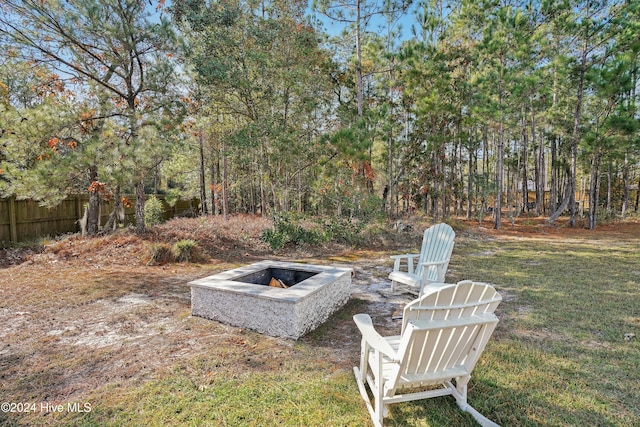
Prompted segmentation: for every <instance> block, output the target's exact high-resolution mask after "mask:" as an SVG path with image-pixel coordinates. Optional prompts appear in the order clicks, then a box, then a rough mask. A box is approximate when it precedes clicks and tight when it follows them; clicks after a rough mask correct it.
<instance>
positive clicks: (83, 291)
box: [0, 217, 640, 426]
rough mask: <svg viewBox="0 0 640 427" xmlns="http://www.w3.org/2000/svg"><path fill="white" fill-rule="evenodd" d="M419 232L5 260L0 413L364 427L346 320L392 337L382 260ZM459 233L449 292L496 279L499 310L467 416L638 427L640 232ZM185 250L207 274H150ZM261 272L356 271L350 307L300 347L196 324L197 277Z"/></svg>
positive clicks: (450, 422) (157, 232)
mask: <svg viewBox="0 0 640 427" xmlns="http://www.w3.org/2000/svg"><path fill="white" fill-rule="evenodd" d="M425 225H426V224H425V223H424V222H420V223H417V224H415V226H414V231H413V232H411V233H403V234H394V233H392V232H379V233H377V234H376V236H375V239H374V238H370V239H367V240H366V241H365V243H366V247H363V248H346V247H344V246H339V245H324V246H317V245H316V246H313V247H289V248H285V249H284V250H283V251H281V252H279V253H276V254H274V253H272V252H271V251H270V250H269V249H268V247H267V246H266V245H265V244H264V243H263V242H261V241H260V239H259V236H260V234H261V232H262V230H264V229H265V228H267V227H269V223H268V222H267V221H263V220H260V219H258V218H253V217H234V218H231V219H230V221H229V222H228V223H223V222H222V221H221V220H218V219H182V220H174V221H172V222H170V223H167V224H164V225H162V226H160V227H158V228H155V229H154V230H153V231H152V232H150V233H148V234H147V235H146V236H142V237H138V236H135V235H133V234H130V233H128V232H122V233H118V234H116V235H112V236H105V237H100V238H95V239H85V238H81V237H78V236H71V237H67V238H64V239H61V240H58V241H53V242H50V243H48V244H46V245H45V246H43V247H40V248H35V249H33V248H32V249H20V250H12V251H4V252H0V403H2V402H13V403H15V404H16V405H14V408H13V409H15V410H16V411H17V410H19V411H17V412H8V413H7V412H0V425H3V426H4V425H6V426H13V425H20V426H40V425H51V426H67V425H69V426H71V425H73V426H76V425H78V426H103V425H107V426H109V425H112V426H121V425H148V426H163V425H172V426H180V425H188V426H192V425H193V426H196V425H198V426H199V425H203V426H218V425H228V426H271V425H288V426H363V425H368V424H369V416H368V414H367V411H366V409H365V407H364V405H363V403H362V401H361V399H360V396H359V393H358V390H357V386H356V384H355V380H354V379H353V374H352V371H351V367H352V366H353V365H354V364H356V363H357V361H358V357H359V346H360V342H359V340H360V337H359V335H358V333H357V330H356V328H355V326H354V325H353V321H352V320H351V317H352V316H353V314H355V313H357V312H368V313H371V314H372V317H373V320H374V323H375V324H376V325H377V326H378V327H379V329H380V330H381V332H383V333H384V334H391V333H396V332H397V331H398V330H399V327H400V324H399V322H397V321H393V320H391V315H392V314H396V313H397V312H398V310H399V308H400V306H398V304H395V303H393V302H392V301H391V300H390V299H389V296H388V294H386V293H385V292H386V290H385V289H386V287H385V286H384V282H385V280H386V276H387V275H388V271H389V269H390V268H391V265H392V264H391V260H389V258H388V256H389V255H390V254H392V253H399V252H405V251H408V250H416V249H417V248H418V247H419V243H420V231H421V230H422V229H423V228H424V226H425ZM453 225H454V228H455V229H456V231H457V233H458V237H457V244H456V247H455V249H454V254H453V258H452V262H451V264H450V271H449V274H448V276H447V278H448V280H449V281H452V282H453V281H457V280H462V279H474V280H478V281H487V282H490V283H493V284H494V285H495V286H496V288H497V289H498V290H499V291H500V292H501V293H502V295H503V297H504V301H503V303H502V304H501V305H500V307H499V308H498V312H497V314H498V317H499V318H500V323H499V325H498V329H497V330H496V333H495V334H494V336H493V338H492V339H491V341H490V342H489V345H488V346H487V349H486V350H485V352H484V354H483V357H482V359H481V361H480V363H479V364H478V366H477V368H476V370H475V372H474V376H473V378H472V380H471V383H470V390H469V398H470V402H471V403H472V404H473V405H474V406H475V407H476V408H477V409H479V410H480V411H481V412H482V413H484V414H485V415H486V416H488V417H489V418H491V419H493V420H495V421H496V422H498V423H500V424H501V425H503V426H565V425H598V426H636V425H640V398H639V397H638V392H637V390H638V384H640V369H638V363H639V362H640V343H639V341H638V339H631V340H629V341H626V340H625V339H624V336H625V334H635V335H638V332H639V331H638V330H639V329H640V300H639V298H638V297H639V294H640V289H639V283H640V250H639V249H640V224H637V223H625V224H613V225H610V226H603V227H599V228H598V229H597V230H595V231H588V230H584V229H581V228H576V229H569V228H566V227H561V226H560V227H556V226H548V225H544V224H541V221H537V220H533V219H526V220H523V221H520V222H518V223H516V224H514V225H513V226H511V224H507V225H505V227H504V230H502V231H499V232H497V231H495V230H492V229H490V228H483V227H479V226H478V225H477V224H476V223H464V222H462V221H456V222H455V223H454V224H453ZM484 226H485V227H489V226H490V225H489V224H486V223H485V224H484ZM183 239H192V240H194V241H196V242H197V243H198V246H199V247H200V248H201V249H202V254H203V261H202V262H201V263H198V264H194V263H191V264H190V263H166V264H160V265H149V247H150V245H154V244H160V243H163V244H167V245H171V244H173V243H175V242H176V241H179V240H183ZM264 258H271V259H287V260H291V259H294V260H300V261H305V262H313V263H339V264H348V265H351V266H353V267H354V269H355V271H356V275H355V277H354V297H353V298H352V300H351V301H350V302H349V303H348V304H347V306H345V307H344V308H343V309H342V310H340V311H339V312H338V313H336V314H335V315H334V316H333V317H332V318H331V319H330V321H329V322H327V323H326V324H325V325H323V326H322V327H320V328H319V329H317V330H316V331H314V332H312V333H310V334H308V335H307V336H305V337H303V338H302V339H300V340H298V341H290V340H285V339H278V338H271V337H266V336H262V335H260V334H257V333H253V332H250V331H244V330H241V329H239V328H234V327H230V326H227V325H223V324H219V323H216V322H212V321H208V320H205V319H200V318H197V317H192V316H190V299H189V288H188V286H187V282H188V281H189V280H192V279H195V278H200V277H204V276H206V275H210V274H213V273H215V272H219V271H222V270H226V269H229V268H234V267H236V266H238V265H242V264H247V263H250V262H254V261H256V260H259V259H264ZM371 284H374V285H376V286H370V285H371ZM18 404H21V405H18ZM25 404H26V405H25ZM58 405H62V406H60V407H59V406H58ZM81 410H82V411H84V412H80V411H81ZM386 424H387V425H389V426H467V425H468V426H472V425H474V423H473V420H472V419H471V417H469V416H468V415H466V414H465V413H463V412H461V411H460V410H458V409H457V407H456V405H455V403H454V401H453V399H451V398H447V397H445V398H438V399H431V400H429V401H422V402H410V403H405V404H398V405H394V406H392V408H391V417H390V418H389V419H388V420H387V422H386Z"/></svg>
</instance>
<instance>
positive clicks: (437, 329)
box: [385, 313, 498, 396]
mask: <svg viewBox="0 0 640 427" xmlns="http://www.w3.org/2000/svg"><path fill="white" fill-rule="evenodd" d="M497 323H498V318H497V317H496V316H495V315H494V314H493V313H479V314H475V315H473V316H465V317H456V318H449V319H445V320H432V321H421V320H413V321H410V322H409V323H408V324H407V327H406V329H405V331H404V332H403V334H402V339H401V342H400V347H399V348H398V358H399V359H400V362H399V363H398V364H397V365H396V367H395V372H393V374H392V375H391V378H390V381H389V382H388V384H387V385H386V387H385V394H386V395H387V396H391V395H393V394H394V393H395V392H396V390H398V389H402V388H413V387H416V386H417V385H420V386H424V385H429V384H440V383H442V382H443V381H447V380H450V379H453V378H458V377H466V378H467V379H468V377H469V375H470V374H471V371H472V370H473V368H474V367H475V365H476V362H477V361H478V359H479V357H480V355H481V354H482V352H483V351H484V348H485V346H486V344H487V342H488V341H489V338H491V334H492V333H493V331H494V329H495V327H496V325H497ZM465 383H466V382H465Z"/></svg>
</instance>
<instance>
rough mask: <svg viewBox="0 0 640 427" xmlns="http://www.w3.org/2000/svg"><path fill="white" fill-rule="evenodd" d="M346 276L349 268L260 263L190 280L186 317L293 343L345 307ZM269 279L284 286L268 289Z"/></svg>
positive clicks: (347, 294)
mask: <svg viewBox="0 0 640 427" xmlns="http://www.w3.org/2000/svg"><path fill="white" fill-rule="evenodd" d="M351 274H352V270H351V269H350V268H343V267H334V266H322V265H310V264H298V263H293V262H279V261H260V262H257V263H254V264H250V265H247V266H244V267H240V268H236V269H234V270H229V271H225V272H222V273H219V274H215V275H213V276H209V277H205V278H203V279H199V280H195V281H193V282H190V283H189V286H191V313H192V314H193V315H194V316H200V317H204V318H207V319H212V320H217V321H220V322H223V323H227V324H230V325H233V326H239V327H242V328H248V329H253V330H255V331H258V332H260V333H263V334H266V335H271V336H277V337H285V338H293V339H298V338H300V337H301V336H302V335H304V334H306V333H307V332H309V331H312V330H313V329H315V328H317V327H318V326H320V325H321V324H322V323H324V322H325V321H326V320H327V319H328V318H329V317H330V316H331V315H332V314H333V313H334V312H335V311H337V310H338V309H339V308H340V307H342V306H343V305H344V304H346V302H347V301H348V300H349V297H350V295H351ZM272 278H275V279H279V280H281V281H282V282H283V283H284V284H285V285H287V286H289V287H288V288H286V289H282V288H276V287H271V286H269V282H270V281H271V279H272Z"/></svg>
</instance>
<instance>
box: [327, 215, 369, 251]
mask: <svg viewBox="0 0 640 427" xmlns="http://www.w3.org/2000/svg"><path fill="white" fill-rule="evenodd" d="M362 227H363V223H362V222H354V221H352V220H350V219H349V218H343V217H332V218H331V219H329V220H328V221H325V223H324V225H323V230H324V234H325V236H326V239H327V240H332V241H334V242H337V243H346V244H349V245H352V244H355V243H357V242H358V241H359V240H360V238H361V236H360V232H361V231H362Z"/></svg>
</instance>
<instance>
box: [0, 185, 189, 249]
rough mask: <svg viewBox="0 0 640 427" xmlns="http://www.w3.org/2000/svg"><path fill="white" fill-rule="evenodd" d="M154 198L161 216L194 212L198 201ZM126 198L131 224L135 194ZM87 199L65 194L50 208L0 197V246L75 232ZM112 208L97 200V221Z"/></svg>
mask: <svg viewBox="0 0 640 427" xmlns="http://www.w3.org/2000/svg"><path fill="white" fill-rule="evenodd" d="M158 198H159V199H160V200H161V201H162V205H163V207H164V218H165V219H171V218H173V217H176V216H191V215H194V214H196V213H197V208H198V205H199V203H200V202H199V200H198V199H192V200H179V201H178V202H177V203H176V204H175V205H174V206H169V204H168V203H167V202H166V201H165V200H164V198H163V197H162V196H159V197H158ZM129 199H130V200H133V201H134V206H132V207H131V208H125V220H124V225H125V226H127V225H131V224H135V197H129ZM88 203H89V196H88V195H86V196H84V195H83V196H75V197H69V198H67V199H65V200H63V201H62V202H61V203H60V204H59V205H58V206H56V207H53V208H45V207H42V206H40V205H38V203H37V202H35V201H33V200H15V198H13V197H12V198H9V199H0V247H5V246H9V245H10V244H15V243H18V242H24V241H27V240H30V239H35V238H39V237H43V236H56V235H60V234H64V233H76V232H79V231H80V225H79V223H78V220H79V219H80V218H82V216H83V215H84V206H85V204H88ZM112 209H113V203H103V204H101V206H100V224H101V225H102V224H104V223H106V222H107V220H108V219H109V214H110V213H111V210H112Z"/></svg>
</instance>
